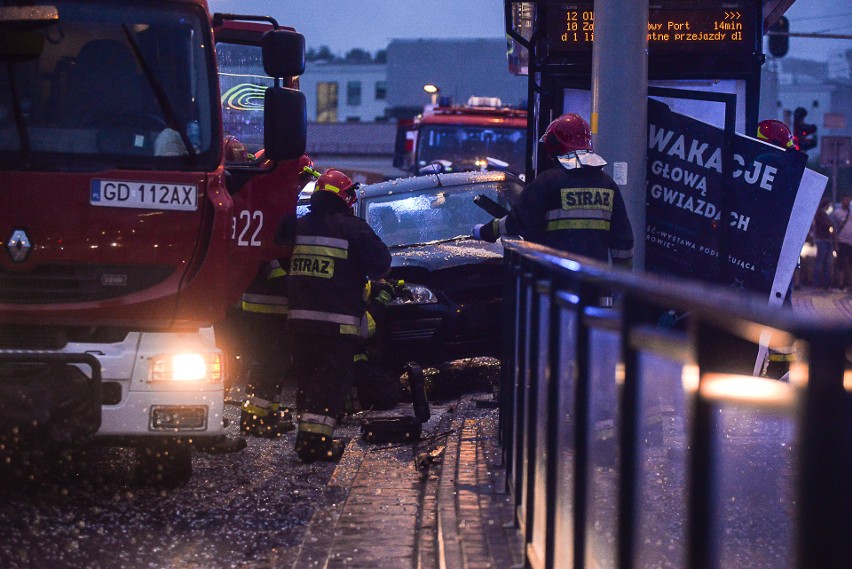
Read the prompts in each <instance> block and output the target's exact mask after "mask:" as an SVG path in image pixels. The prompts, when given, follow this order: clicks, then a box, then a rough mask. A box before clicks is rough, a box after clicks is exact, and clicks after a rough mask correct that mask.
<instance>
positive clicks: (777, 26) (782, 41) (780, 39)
mask: <svg viewBox="0 0 852 569" xmlns="http://www.w3.org/2000/svg"><path fill="white" fill-rule="evenodd" d="M769 31H770V32H776V33H777V34H778V35H775V34H772V33H770V35H769V53H771V54H772V56H773V57H784V56H785V55H787V50H788V49H790V36H788V35H787V33H788V32H789V31H790V21H789V20H788V19H787V18H785V17H784V16H781V17H780V18H778V21H777V22H775V23H774V24H772V27H771V28H769Z"/></svg>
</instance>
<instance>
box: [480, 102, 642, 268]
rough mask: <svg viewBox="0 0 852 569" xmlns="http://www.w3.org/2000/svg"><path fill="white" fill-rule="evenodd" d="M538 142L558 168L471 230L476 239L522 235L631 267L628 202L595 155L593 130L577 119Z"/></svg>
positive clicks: (568, 117) (555, 126)
mask: <svg viewBox="0 0 852 569" xmlns="http://www.w3.org/2000/svg"><path fill="white" fill-rule="evenodd" d="M540 142H542V143H543V144H544V150H545V152H546V153H547V155H548V156H549V157H550V158H551V160H554V161H555V162H556V164H555V165H554V166H553V167H552V168H549V169H548V170H545V171H544V172H542V173H541V174H540V175H539V176H538V177H537V178H536V179H535V180H534V181H533V182H531V183H529V184H527V186H526V187H525V188H524V189H523V191H522V192H521V195H520V197H519V198H518V202H517V204H516V205H515V207H514V208H513V209H512V211H511V212H510V213H509V214H508V215H507V216H505V217H503V218H500V219H494V220H493V221H491V222H490V223H487V224H484V225H482V224H478V225H476V226H474V228H473V236H474V237H475V238H477V239H484V240H485V241H491V242H494V241H496V240H497V239H498V238H500V237H501V236H503V235H521V236H522V237H524V238H525V239H526V240H528V241H533V242H536V243H541V244H543V245H547V246H550V247H553V248H555V249H561V250H563V251H567V252H569V253H573V254H577V255H584V256H586V257H590V258H592V259H598V260H601V261H608V260H611V261H612V263H613V264H614V265H618V266H623V267H628V268H629V267H632V265H633V230H632V228H631V226H630V220H629V219H628V217H627V209H626V207H625V205H624V199H623V198H622V196H621V192H620V191H619V189H618V186H617V185H616V183H615V182H614V181H613V180H612V178H610V177H609V175H607V174H606V173H605V172H604V171H603V166H604V165H605V164H606V161H605V160H604V159H603V158H601V157H600V156H599V155H597V154H595V153H594V152H593V151H592V133H591V130H590V128H589V124H588V123H587V122H586V121H585V120H584V119H583V118H582V117H580V116H579V115H576V114H574V113H568V114H564V115H562V116H560V117H558V118H557V119H555V120H554V121H553V122H551V123H550V125H549V126H548V127H547V130H545V132H544V135H543V136H542V137H541V140H540Z"/></svg>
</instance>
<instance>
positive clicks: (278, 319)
mask: <svg viewBox="0 0 852 569" xmlns="http://www.w3.org/2000/svg"><path fill="white" fill-rule="evenodd" d="M286 277H287V273H286V271H285V270H284V268H283V267H282V264H281V261H279V260H277V259H276V260H273V261H270V262H268V263H266V264H265V265H264V266H263V267H261V269H260V272H259V273H258V275H257V277H256V278H255V279H254V281H253V282H252V283H251V285H249V288H248V289H247V290H246V292H245V293H243V295H242V297H241V298H240V306H239V308H240V310H241V318H242V320H243V331H244V332H245V334H244V336H243V338H244V339H245V341H246V342H245V350H244V353H243V357H244V358H246V360H247V362H248V374H247V381H246V399H245V401H244V402H243V406H242V410H241V412H240V432H241V433H242V434H243V435H255V436H259V437H277V436H280V435H282V434H284V433H286V432H289V431H292V430H294V429H295V428H296V426H295V424H294V422H293V417H292V415H291V414H290V412H289V411H288V410H285V409H282V408H281V404H280V402H279V396H280V393H281V388H282V387H283V381H284V377H285V373H286V371H287V369H288V368H289V367H290V363H291V357H290V353H289V351H288V350H287V349H286V346H287V344H288V342H287V339H286V323H287V278H286ZM282 344H283V345H284V346H285V349H282Z"/></svg>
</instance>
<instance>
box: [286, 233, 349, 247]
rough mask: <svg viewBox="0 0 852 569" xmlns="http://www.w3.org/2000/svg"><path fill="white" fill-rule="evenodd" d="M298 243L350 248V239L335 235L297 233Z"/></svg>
mask: <svg viewBox="0 0 852 569" xmlns="http://www.w3.org/2000/svg"><path fill="white" fill-rule="evenodd" d="M296 245H319V246H320V247H336V248H337V249H347V250H348V249H349V241H348V240H346V239H337V238H335V237H319V236H316V235H297V236H296Z"/></svg>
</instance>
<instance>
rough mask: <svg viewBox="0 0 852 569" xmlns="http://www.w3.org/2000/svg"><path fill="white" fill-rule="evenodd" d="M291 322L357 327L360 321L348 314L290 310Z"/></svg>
mask: <svg viewBox="0 0 852 569" xmlns="http://www.w3.org/2000/svg"><path fill="white" fill-rule="evenodd" d="M290 319H291V320H315V321H317V322H331V323H332V324H342V325H345V326H354V327H356V328H357V327H358V325H359V324H360V323H361V319H360V318H358V317H357V316H350V315H348V314H335V313H334V312H320V311H319V310H291V311H290Z"/></svg>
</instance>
